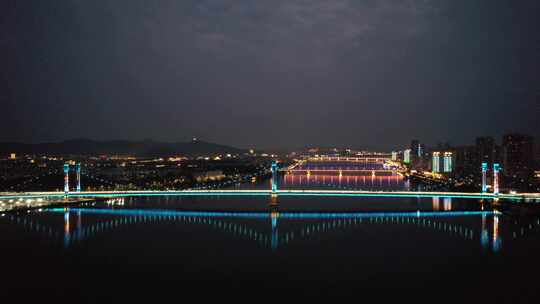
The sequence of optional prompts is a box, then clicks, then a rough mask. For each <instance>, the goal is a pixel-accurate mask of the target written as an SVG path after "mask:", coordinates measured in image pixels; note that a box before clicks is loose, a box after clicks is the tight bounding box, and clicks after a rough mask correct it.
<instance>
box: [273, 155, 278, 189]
mask: <svg viewBox="0 0 540 304" xmlns="http://www.w3.org/2000/svg"><path fill="white" fill-rule="evenodd" d="M271 168H272V193H277V182H278V165H277V162H273V163H272V167H271Z"/></svg>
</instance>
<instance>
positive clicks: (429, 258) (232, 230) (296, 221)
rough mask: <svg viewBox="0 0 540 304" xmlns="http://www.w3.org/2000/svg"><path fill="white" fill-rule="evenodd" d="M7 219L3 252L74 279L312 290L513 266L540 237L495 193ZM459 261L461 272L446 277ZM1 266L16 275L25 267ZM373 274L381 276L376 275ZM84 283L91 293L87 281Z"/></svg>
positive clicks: (196, 203) (183, 204) (249, 200)
mask: <svg viewBox="0 0 540 304" xmlns="http://www.w3.org/2000/svg"><path fill="white" fill-rule="evenodd" d="M0 227H1V229H0V237H1V238H2V241H3V245H4V246H5V248H9V249H10V250H4V251H2V252H1V253H0V254H1V256H2V258H3V259H4V260H6V261H12V262H13V263H14V264H20V265H24V267H27V268H25V271H26V272H31V271H33V269H35V268H36V267H40V266H41V265H43V263H42V261H41V260H40V258H35V257H44V258H43V259H46V260H53V261H54V268H53V269H52V270H51V269H46V271H42V272H39V273H43V274H47V273H50V271H54V272H55V273H58V276H66V277H72V276H74V275H78V279H79V280H85V277H86V274H87V273H89V272H93V271H94V270H93V269H96V270H95V276H94V277H91V276H90V277H89V278H88V279H86V280H87V281H86V283H87V284H88V283H90V282H92V281H94V280H95V278H96V277H97V278H101V276H103V274H106V276H107V275H110V274H111V273H114V275H115V278H117V277H118V280H122V281H125V280H128V281H129V280H130V278H132V276H133V272H134V271H139V269H140V268H141V267H144V265H149V266H148V267H147V268H145V269H146V271H147V272H150V273H151V274H152V278H165V279H163V280H170V282H177V280H178V278H179V277H182V278H183V279H182V280H187V281H190V280H191V279H192V278H193V276H197V278H198V280H199V281H201V280H202V281H204V282H205V284H210V283H207V282H206V281H205V280H206V277H211V278H214V277H216V276H217V277H218V278H219V279H220V280H221V279H225V280H229V279H230V280H233V281H234V282H238V280H243V279H248V280H254V281H257V282H258V281H261V280H265V278H266V277H267V276H271V275H272V273H277V274H276V276H278V277H281V275H282V274H286V275H287V276H294V277H296V278H299V279H298V280H299V281H302V282H309V283H305V284H307V285H309V286H307V285H306V290H308V291H310V290H311V288H312V284H313V282H312V280H317V281H318V282H322V283H321V284H323V285H324V286H325V284H326V282H328V280H334V279H335V280H341V279H342V278H343V279H344V280H346V281H349V280H351V281H349V282H356V281H355V280H362V282H363V284H367V285H366V286H368V287H370V286H374V287H385V286H388V285H387V284H390V283H388V282H389V281H388V280H392V278H394V276H395V275H397V274H398V273H402V274H403V275H402V277H400V278H402V279H405V281H401V280H393V281H392V284H394V285H392V286H402V284H404V283H403V282H405V283H406V282H409V281H416V282H418V281H422V280H426V281H422V284H420V285H419V286H424V285H423V284H425V283H426V282H427V281H430V280H431V279H432V277H431V276H435V277H439V278H442V279H440V280H443V281H442V282H441V283H448V284H450V283H452V282H461V281H462V280H463V277H465V279H466V278H467V277H468V276H469V275H470V274H471V273H472V274H475V271H478V275H477V276H476V277H475V278H480V279H481V278H483V277H484V278H485V274H484V272H485V271H486V269H487V270H489V269H495V270H498V269H499V267H495V268H493V267H492V265H494V263H499V261H503V262H500V263H503V264H500V263H499V264H495V265H499V266H500V265H505V266H508V268H509V269H511V270H513V269H514V267H511V266H512V265H515V264H516V263H521V262H522V261H523V260H526V259H527V258H523V255H519V254H518V255H517V257H514V256H513V255H515V254H516V253H515V252H518V253H519V252H525V253H526V254H530V252H531V251H532V252H539V251H540V249H538V248H536V247H534V246H538V245H535V244H538V241H539V240H540V220H538V219H537V218H512V217H509V216H507V215H504V214H501V213H499V212H497V211H495V210H494V209H493V208H491V207H490V204H489V202H488V201H486V202H480V201H477V200H464V199H447V198H443V197H440V198H432V199H431V198H430V199H422V198H418V199H417V198H340V199H334V198H325V197H277V196H269V197H259V196H257V197H163V198H159V197H149V198H125V199H115V200H111V201H108V202H100V203H85V204H81V205H80V206H77V207H71V208H66V209H64V208H51V209H43V210H34V211H32V212H30V213H26V212H24V213H23V212H21V213H8V214H6V215H5V216H4V217H0ZM494 259H495V260H494ZM494 261H495V262H494ZM530 262H531V263H534V258H533V257H531V258H530ZM111 265H113V266H114V267H112V266H111ZM434 265H435V266H434ZM446 265H447V266H446ZM470 265H474V266H475V267H470ZM111 267H112V268H111ZM441 267H445V268H444V269H443V270H440V269H441ZM456 268H459V269H460V271H461V272H460V277H455V276H454V277H453V278H448V280H446V277H447V275H448V273H455V269H456ZM79 269H83V270H79ZM112 269H114V270H112ZM186 269H188V270H186ZM419 269H420V270H419ZM72 270H74V271H76V272H77V273H78V272H79V271H80V274H77V273H76V274H73V273H72V272H71V271H72ZM47 271H49V272H47ZM223 272H225V273H226V275H225V276H221V277H220V276H219V275H220V273H223ZM4 273H7V275H10V276H13V275H14V274H18V273H20V269H19V267H17V268H13V269H11V270H5V269H4ZM36 273H37V271H36ZM199 273H200V275H198V274H199ZM34 274H35V273H34ZM381 274H388V275H389V276H388V278H386V277H383V276H382V275H381ZM513 275H515V274H513ZM377 276H380V278H381V281H380V282H378V281H373V278H374V277H377ZM275 278H276V277H272V276H271V277H270V278H269V279H268V280H269V281H265V284H267V283H269V282H273V281H274V280H273V279H275ZM407 280H409V281H407ZM40 282H43V278H42V280H41V281H40ZM130 282H131V281H130ZM183 282H184V284H185V281H183ZM287 282H288V281H283V282H282V283H281V284H288V283H287ZM297 282H298V281H297ZM478 282H483V281H481V280H480V281H478ZM109 283H110V282H109ZM113 283H114V282H113ZM219 284H222V281H220V283H219ZM442 285H444V284H442ZM77 286H81V287H80V288H82V289H83V290H84V291H83V294H85V295H86V294H88V292H89V290H87V289H85V288H86V286H91V284H90V285H86V284H80V285H77ZM212 286H213V287H215V288H219V286H221V285H218V287H216V286H215V285H212ZM414 286H416V285H414ZM414 286H413V287H414ZM130 288H131V286H130ZM291 288H295V290H296V289H297V288H299V286H298V285H297V284H293V286H292V285H291ZM265 291H268V290H265ZM340 291H343V290H340Z"/></svg>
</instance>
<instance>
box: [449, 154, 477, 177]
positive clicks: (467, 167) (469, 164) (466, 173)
mask: <svg viewBox="0 0 540 304" xmlns="http://www.w3.org/2000/svg"><path fill="white" fill-rule="evenodd" d="M454 156H455V167H454V169H455V170H454V173H455V175H456V176H457V177H461V178H465V177H476V176H477V175H478V165H477V150H476V147H475V146H460V147H456V148H455V155H454Z"/></svg>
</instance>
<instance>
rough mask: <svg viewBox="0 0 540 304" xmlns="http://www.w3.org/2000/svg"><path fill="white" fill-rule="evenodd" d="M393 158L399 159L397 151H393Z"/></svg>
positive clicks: (394, 159)
mask: <svg viewBox="0 0 540 304" xmlns="http://www.w3.org/2000/svg"><path fill="white" fill-rule="evenodd" d="M392 160H393V161H396V160H397V152H396V151H392Z"/></svg>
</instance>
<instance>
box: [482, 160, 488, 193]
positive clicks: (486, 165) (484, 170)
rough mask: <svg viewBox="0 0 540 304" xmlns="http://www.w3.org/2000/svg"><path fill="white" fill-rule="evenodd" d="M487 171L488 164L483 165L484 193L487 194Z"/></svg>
mask: <svg viewBox="0 0 540 304" xmlns="http://www.w3.org/2000/svg"><path fill="white" fill-rule="evenodd" d="M487 169H488V164H487V163H482V193H486V192H487Z"/></svg>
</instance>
